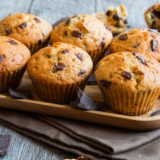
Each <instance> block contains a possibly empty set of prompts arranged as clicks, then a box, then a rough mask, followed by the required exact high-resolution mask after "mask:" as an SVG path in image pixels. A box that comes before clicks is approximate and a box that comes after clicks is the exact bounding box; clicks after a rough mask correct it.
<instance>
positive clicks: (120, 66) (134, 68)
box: [94, 52, 160, 92]
mask: <svg viewBox="0 0 160 160" xmlns="http://www.w3.org/2000/svg"><path fill="white" fill-rule="evenodd" d="M94 74H95V77H96V80H97V82H98V84H99V85H102V87H105V88H106V89H109V88H110V87H112V88H117V87H119V88H121V90H122V91H124V90H126V89H127V90H132V91H133V92H134V91H137V90H138V91H139V90H144V91H145V90H147V89H148V92H149V91H150V89H154V88H159V87H160V64H159V63H158V61H156V60H155V59H154V58H152V57H151V58H150V57H148V56H146V55H144V54H140V53H137V52H117V53H114V54H110V55H109V56H107V57H105V58H103V59H102V60H101V61H100V62H99V63H98V64H97V66H96V70H95V73H94Z"/></svg>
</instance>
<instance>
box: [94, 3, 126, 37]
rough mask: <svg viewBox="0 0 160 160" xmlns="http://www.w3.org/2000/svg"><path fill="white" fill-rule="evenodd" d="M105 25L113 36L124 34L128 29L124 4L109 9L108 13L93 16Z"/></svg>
mask: <svg viewBox="0 0 160 160" xmlns="http://www.w3.org/2000/svg"><path fill="white" fill-rule="evenodd" d="M92 15H93V16H95V17H96V18H98V19H99V20H100V21H102V22H103V23H104V24H106V25H107V26H108V27H109V28H111V31H112V33H113V34H117V33H120V32H123V31H125V30H126V28H127V23H128V21H127V16H128V12H127V9H126V8H125V7H124V5H123V4H121V5H120V6H117V7H108V8H107V12H100V13H94V14H92Z"/></svg>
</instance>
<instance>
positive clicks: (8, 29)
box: [0, 13, 52, 54]
mask: <svg viewBox="0 0 160 160" xmlns="http://www.w3.org/2000/svg"><path fill="white" fill-rule="evenodd" d="M51 31H52V26H51V25H50V24H49V23H48V22H46V21H44V20H43V19H41V18H39V17H37V16H34V15H31V14H24V13H19V14H15V15H11V16H9V17H6V18H5V19H3V20H2V21H0V36H8V37H11V38H14V39H16V40H18V41H20V42H22V43H23V44H25V45H26V46H27V47H28V48H29V50H30V51H31V54H34V53H35V52H36V51H38V50H39V49H40V48H42V47H44V46H45V45H47V43H48V41H49V36H50V33H51Z"/></svg>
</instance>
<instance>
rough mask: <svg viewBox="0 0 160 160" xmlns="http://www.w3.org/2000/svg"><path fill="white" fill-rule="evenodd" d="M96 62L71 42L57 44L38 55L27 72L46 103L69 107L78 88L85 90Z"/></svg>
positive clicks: (33, 58) (30, 61) (32, 60)
mask: <svg viewBox="0 0 160 160" xmlns="http://www.w3.org/2000/svg"><path fill="white" fill-rule="evenodd" d="M92 68H93V62H92V60H91V58H90V56H89V55H88V54H87V53H86V52H85V51H84V50H82V49H80V48H78V47H76V46H74V45H71V44H67V43H60V42H57V43H53V45H52V47H46V48H43V49H41V50H39V51H38V52H37V53H35V54H34V55H33V56H32V58H31V59H30V60H29V62H28V65H27V70H28V73H29V76H30V78H31V80H32V82H33V85H34V87H35V89H36V92H37V94H38V96H39V97H40V98H41V99H42V100H43V101H46V102H52V103H58V104H68V103H70V101H71V100H72V99H74V98H75V95H76V89H77V87H79V88H81V89H82V90H84V87H85V85H86V83H87V80H88V78H89V75H90V73H91V72H92Z"/></svg>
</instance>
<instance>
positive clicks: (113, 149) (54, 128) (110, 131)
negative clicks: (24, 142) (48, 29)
mask: <svg viewBox="0 0 160 160" xmlns="http://www.w3.org/2000/svg"><path fill="white" fill-rule="evenodd" d="M66 19H68V17H65V18H63V19H62V20H60V21H58V22H57V23H56V24H54V25H53V27H55V26H56V25H57V24H59V23H61V22H62V21H64V20H66ZM0 122H1V123H3V124H5V125H7V126H9V127H11V128H13V129H15V130H17V131H19V132H21V133H24V134H26V135H28V136H31V137H33V138H36V139H39V140H41V141H43V142H45V143H48V144H50V145H52V146H54V147H57V148H59V149H62V150H65V151H67V152H71V153H74V154H76V155H78V156H80V155H84V156H86V157H87V158H89V159H93V160H102V159H103V160H107V159H115V160H120V159H121V160H122V159H123V160H124V159H128V160H138V159H140V160H159V159H160V152H159V150H160V138H159V137H160V129H157V130H153V131H147V132H140V131H131V130H126V129H120V128H115V127H109V126H105V125H99V124H93V123H87V122H80V121H75V120H69V119H64V118H58V117H52V116H46V115H39V114H32V113H27V112H21V111H14V110H11V109H4V108H0Z"/></svg>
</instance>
